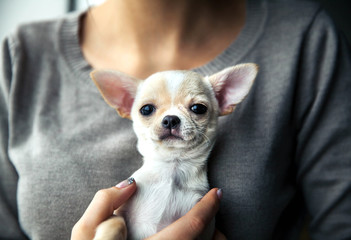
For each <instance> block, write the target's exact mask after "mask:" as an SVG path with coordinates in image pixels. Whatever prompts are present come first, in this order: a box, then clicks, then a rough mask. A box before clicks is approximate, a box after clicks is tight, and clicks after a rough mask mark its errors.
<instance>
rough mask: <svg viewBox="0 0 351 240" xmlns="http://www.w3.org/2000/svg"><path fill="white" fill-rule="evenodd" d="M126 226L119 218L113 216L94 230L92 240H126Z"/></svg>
mask: <svg viewBox="0 0 351 240" xmlns="http://www.w3.org/2000/svg"><path fill="white" fill-rule="evenodd" d="M126 239H127V226H126V223H125V221H124V219H123V218H122V217H120V216H113V217H111V218H109V219H107V220H106V221H104V222H102V223H101V224H100V225H99V226H98V228H97V229H96V234H95V237H94V240H126Z"/></svg>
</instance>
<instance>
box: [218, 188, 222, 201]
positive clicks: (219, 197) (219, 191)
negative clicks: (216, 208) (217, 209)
mask: <svg viewBox="0 0 351 240" xmlns="http://www.w3.org/2000/svg"><path fill="white" fill-rule="evenodd" d="M217 197H218V199H219V200H221V199H222V197H223V191H222V189H220V188H219V189H218V190H217Z"/></svg>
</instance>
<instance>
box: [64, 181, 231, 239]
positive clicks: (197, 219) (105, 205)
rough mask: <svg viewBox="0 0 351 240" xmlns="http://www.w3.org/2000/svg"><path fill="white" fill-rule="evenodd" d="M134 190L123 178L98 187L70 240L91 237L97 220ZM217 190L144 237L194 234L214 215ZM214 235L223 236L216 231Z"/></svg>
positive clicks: (105, 215)
mask: <svg viewBox="0 0 351 240" xmlns="http://www.w3.org/2000/svg"><path fill="white" fill-rule="evenodd" d="M135 190H136V184H135V182H134V181H131V180H126V181H123V182H122V183H120V184H118V185H117V186H116V187H112V188H108V189H103V190H100V191H98V192H97V193H96V194H95V197H94V198H93V200H92V201H91V203H90V205H89V206H88V208H87V210H86V211H85V213H84V214H83V216H82V218H81V219H80V220H79V221H78V222H77V223H76V224H75V225H74V227H73V229H72V235H71V240H82V239H90V240H91V239H93V238H94V235H95V230H96V228H97V227H98V226H99V224H100V223H102V222H103V221H105V220H107V219H108V218H110V217H111V216H112V215H113V212H114V211H115V210H116V209H117V208H119V207H120V206H121V205H123V203H125V202H126V201H127V200H128V199H129V198H130V197H131V196H132V194H133V193H134V192H135ZM221 194H222V193H221V191H220V190H218V189H216V188H215V189H212V190H210V191H209V192H208V193H207V194H206V195H205V196H204V197H203V198H202V199H201V201H199V202H198V203H197V204H196V205H195V206H194V207H193V208H192V209H191V210H190V211H189V212H188V213H187V214H186V215H185V216H183V217H182V218H180V219H178V220H177V221H176V222H174V223H172V224H171V225H169V226H168V227H166V228H164V229H163V230H162V231H160V232H158V233H157V234H155V235H153V236H151V237H149V238H148V239H149V240H151V239H170V240H171V239H183V240H185V239H195V238H197V237H198V236H199V235H200V234H201V233H202V231H203V230H204V229H205V228H206V226H207V225H208V224H209V223H210V222H211V220H212V219H213V218H214V216H215V215H216V213H217V211H218V208H219V201H220V198H221ZM214 239H216V240H222V239H226V238H225V237H224V236H223V234H221V233H220V232H218V231H216V232H215V235H214Z"/></svg>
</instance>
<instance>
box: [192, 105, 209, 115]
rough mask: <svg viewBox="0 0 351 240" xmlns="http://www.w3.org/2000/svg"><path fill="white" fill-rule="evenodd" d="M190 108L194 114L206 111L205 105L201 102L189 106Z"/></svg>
mask: <svg viewBox="0 0 351 240" xmlns="http://www.w3.org/2000/svg"><path fill="white" fill-rule="evenodd" d="M190 110H191V111H193V112H194V113H196V114H204V113H206V112H207V107H206V106H205V105H203V104H194V105H192V106H191V107H190Z"/></svg>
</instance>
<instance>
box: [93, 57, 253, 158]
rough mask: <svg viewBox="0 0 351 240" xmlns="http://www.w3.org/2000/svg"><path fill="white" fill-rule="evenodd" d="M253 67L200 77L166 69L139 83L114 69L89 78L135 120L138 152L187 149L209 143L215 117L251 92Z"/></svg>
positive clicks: (95, 73) (223, 113) (225, 112)
mask: <svg viewBox="0 0 351 240" xmlns="http://www.w3.org/2000/svg"><path fill="white" fill-rule="evenodd" d="M256 74H257V66H256V65H255V64H241V65H236V66H234V67H230V68H227V69H224V70H222V71H221V72H218V73H216V74H214V75H212V76H209V77H203V76H201V75H199V74H197V73H195V72H191V71H166V72H159V73H155V74H153V75H151V76H150V77H148V78H147V79H146V80H143V81H142V80H139V79H135V78H132V77H130V76H127V75H125V74H123V73H120V72H116V71H105V70H102V71H100V70H98V71H94V72H92V74H91V76H92V79H93V80H94V82H95V84H96V85H97V87H98V88H99V90H100V92H101V94H102V96H103V97H104V99H105V101H106V102H107V103H108V104H109V105H110V106H111V107H113V108H115V109H116V110H117V112H118V113H119V115H120V116H122V117H124V118H129V119H132V120H133V126H134V131H135V133H136V134H137V136H138V143H139V144H138V147H139V151H140V152H141V153H142V154H143V155H145V154H147V152H148V151H167V152H169V151H189V150H190V149H197V148H198V146H200V145H202V146H204V145H207V148H208V147H209V146H211V145H212V143H213V139H214V137H215V132H216V128H217V117H218V116H221V115H227V114H230V113H231V112H233V110H234V108H235V106H236V105H237V104H238V103H239V102H241V101H242V100H243V99H244V97H245V96H246V95H247V93H248V92H249V89H250V87H251V85H252V83H253V80H254V79H255V77H256Z"/></svg>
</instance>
